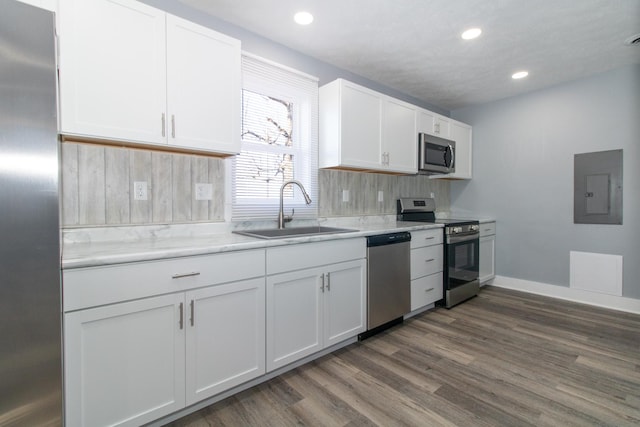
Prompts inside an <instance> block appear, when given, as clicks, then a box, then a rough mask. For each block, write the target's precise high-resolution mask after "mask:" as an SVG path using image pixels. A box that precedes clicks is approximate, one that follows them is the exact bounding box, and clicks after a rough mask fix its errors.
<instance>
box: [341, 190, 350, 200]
mask: <svg viewBox="0 0 640 427" xmlns="http://www.w3.org/2000/svg"><path fill="white" fill-rule="evenodd" d="M342 201H343V202H348V201H349V190H342Z"/></svg>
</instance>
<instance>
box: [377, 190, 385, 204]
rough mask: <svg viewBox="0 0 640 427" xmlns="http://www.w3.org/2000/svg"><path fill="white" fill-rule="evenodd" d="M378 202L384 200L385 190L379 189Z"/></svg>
mask: <svg viewBox="0 0 640 427" xmlns="http://www.w3.org/2000/svg"><path fill="white" fill-rule="evenodd" d="M378 202H384V191H382V190H378Z"/></svg>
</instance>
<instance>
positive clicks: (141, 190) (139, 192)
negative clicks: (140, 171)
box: [133, 181, 148, 200]
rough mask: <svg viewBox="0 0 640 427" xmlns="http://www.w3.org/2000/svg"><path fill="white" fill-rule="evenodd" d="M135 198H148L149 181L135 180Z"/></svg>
mask: <svg viewBox="0 0 640 427" xmlns="http://www.w3.org/2000/svg"><path fill="white" fill-rule="evenodd" d="M133 199H134V200H147V199H148V192H147V182H146V181H134V183H133Z"/></svg>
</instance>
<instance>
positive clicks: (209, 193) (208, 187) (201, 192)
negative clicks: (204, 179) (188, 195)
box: [195, 183, 213, 200]
mask: <svg viewBox="0 0 640 427" xmlns="http://www.w3.org/2000/svg"><path fill="white" fill-rule="evenodd" d="M195 193H196V200H211V199H212V198H213V184H203V183H197V184H196V192H195Z"/></svg>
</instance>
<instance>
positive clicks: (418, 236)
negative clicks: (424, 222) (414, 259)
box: [411, 228, 442, 249]
mask: <svg viewBox="0 0 640 427" xmlns="http://www.w3.org/2000/svg"><path fill="white" fill-rule="evenodd" d="M441 243H442V228H433V229H430V230H419V231H412V232H411V249H415V248H422V247H424V246H431V245H439V244H441Z"/></svg>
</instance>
